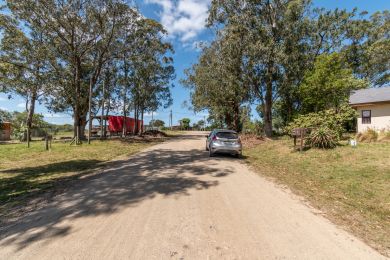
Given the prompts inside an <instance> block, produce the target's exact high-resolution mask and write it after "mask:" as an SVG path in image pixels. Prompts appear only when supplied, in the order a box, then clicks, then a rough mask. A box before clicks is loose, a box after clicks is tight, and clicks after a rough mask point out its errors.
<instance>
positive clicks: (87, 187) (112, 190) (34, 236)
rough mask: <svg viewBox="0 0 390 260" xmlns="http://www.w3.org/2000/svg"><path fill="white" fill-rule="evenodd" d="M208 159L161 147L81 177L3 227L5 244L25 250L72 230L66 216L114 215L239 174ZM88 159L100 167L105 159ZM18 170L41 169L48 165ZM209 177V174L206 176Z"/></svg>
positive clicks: (1, 241) (204, 155) (202, 153)
mask: <svg viewBox="0 0 390 260" xmlns="http://www.w3.org/2000/svg"><path fill="white" fill-rule="evenodd" d="M219 159H222V160H223V158H219ZM208 160H210V159H209V158H208V153H207V152H206V151H200V150H187V151H172V150H168V149H156V150H152V151H148V152H143V153H140V154H138V155H136V156H134V157H132V158H130V159H128V160H122V161H113V162H109V163H107V164H105V165H106V170H104V171H103V172H101V173H98V174H94V175H88V176H80V177H79V179H77V181H76V182H74V183H72V187H70V188H68V189H67V190H66V191H65V192H64V193H63V194H61V195H58V196H57V197H56V198H55V199H53V200H52V201H51V202H50V203H49V204H48V205H47V206H45V207H43V208H41V209H38V210H35V211H33V212H31V213H29V214H27V215H25V216H23V217H21V218H20V219H18V220H17V222H16V223H8V224H7V226H6V227H3V228H0V246H6V245H10V244H15V245H17V248H18V249H17V250H20V249H23V248H25V247H27V246H29V244H30V243H32V242H34V241H39V240H42V239H50V238H54V237H63V236H66V235H68V234H69V233H70V232H71V231H72V227H71V225H64V223H61V222H63V221H64V220H67V221H70V223H71V221H72V220H73V219H77V218H83V217H91V216H99V215H104V214H106V215H109V214H113V213H115V212H118V211H120V210H121V209H123V208H126V207H129V206H137V204H138V203H140V202H142V201H144V200H147V199H152V198H154V197H155V196H172V195H174V196H175V198H176V197H180V196H188V195H189V194H190V193H189V191H190V190H202V189H209V188H211V187H214V186H216V185H218V184H219V181H218V179H219V178H222V177H224V176H227V175H229V174H232V173H233V169H232V168H229V167H228V166H226V167H213V165H212V164H208V163H201V162H205V161H208ZM82 163H83V164H86V165H95V164H98V163H99V162H96V161H91V162H88V161H84V162H82ZM58 167H62V165H52V167H50V166H49V167H48V168H47V169H53V171H55V169H56V168H58ZM15 171H16V170H15ZM18 171H20V172H22V173H23V172H24V171H25V172H30V171H33V172H39V171H42V169H33V168H30V169H19V170H18ZM62 171H63V169H62ZM43 172H44V171H43ZM46 173H47V172H46ZM203 175H208V176H209V178H207V180H204V179H205V178H203V179H201V176H203ZM59 223H61V225H60V226H59V225H58V224H59Z"/></svg>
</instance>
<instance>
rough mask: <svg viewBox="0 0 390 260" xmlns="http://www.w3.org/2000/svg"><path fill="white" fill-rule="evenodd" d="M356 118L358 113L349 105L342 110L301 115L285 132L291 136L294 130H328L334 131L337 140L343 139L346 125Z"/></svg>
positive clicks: (341, 108)
mask: <svg viewBox="0 0 390 260" xmlns="http://www.w3.org/2000/svg"><path fill="white" fill-rule="evenodd" d="M355 117H356V111H355V110H354V109H352V108H351V107H350V106H349V105H343V106H341V107H340V109H338V110H336V109H329V110H324V111H320V112H318V113H309V114H306V115H300V116H298V118H296V119H295V120H294V121H293V122H291V123H290V124H289V125H288V126H287V127H286V128H285V129H284V130H285V132H286V133H287V134H291V131H292V130H293V129H294V128H313V129H317V128H327V129H330V130H332V131H334V132H335V133H336V135H337V138H341V136H342V134H343V133H344V132H346V129H345V125H346V124H347V123H348V122H351V121H353V119H354V118H355Z"/></svg>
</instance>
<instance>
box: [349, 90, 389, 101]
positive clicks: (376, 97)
mask: <svg viewBox="0 0 390 260" xmlns="http://www.w3.org/2000/svg"><path fill="white" fill-rule="evenodd" d="M386 101H389V102H390V86H387V87H382V88H368V89H361V90H356V91H354V92H352V93H351V96H350V97H349V104H351V105H357V104H365V103H376V102H386Z"/></svg>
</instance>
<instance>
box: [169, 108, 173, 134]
mask: <svg viewBox="0 0 390 260" xmlns="http://www.w3.org/2000/svg"><path fill="white" fill-rule="evenodd" d="M169 127H170V128H171V130H172V127H173V125H172V109H171V111H169Z"/></svg>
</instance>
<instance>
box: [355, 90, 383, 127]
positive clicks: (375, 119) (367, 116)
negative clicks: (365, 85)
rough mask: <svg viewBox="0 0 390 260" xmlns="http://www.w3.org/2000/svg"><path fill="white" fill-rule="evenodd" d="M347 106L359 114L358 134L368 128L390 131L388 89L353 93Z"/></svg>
mask: <svg viewBox="0 0 390 260" xmlns="http://www.w3.org/2000/svg"><path fill="white" fill-rule="evenodd" d="M349 104H350V105H351V106H352V107H353V108H355V109H356V110H357V111H358V113H359V117H358V122H357V131H358V132H364V131H365V130H367V129H368V128H371V129H375V130H377V131H380V130H383V129H385V130H390V87H382V88H369V89H362V90H357V91H354V92H353V93H352V94H351V96H350V98H349Z"/></svg>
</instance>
